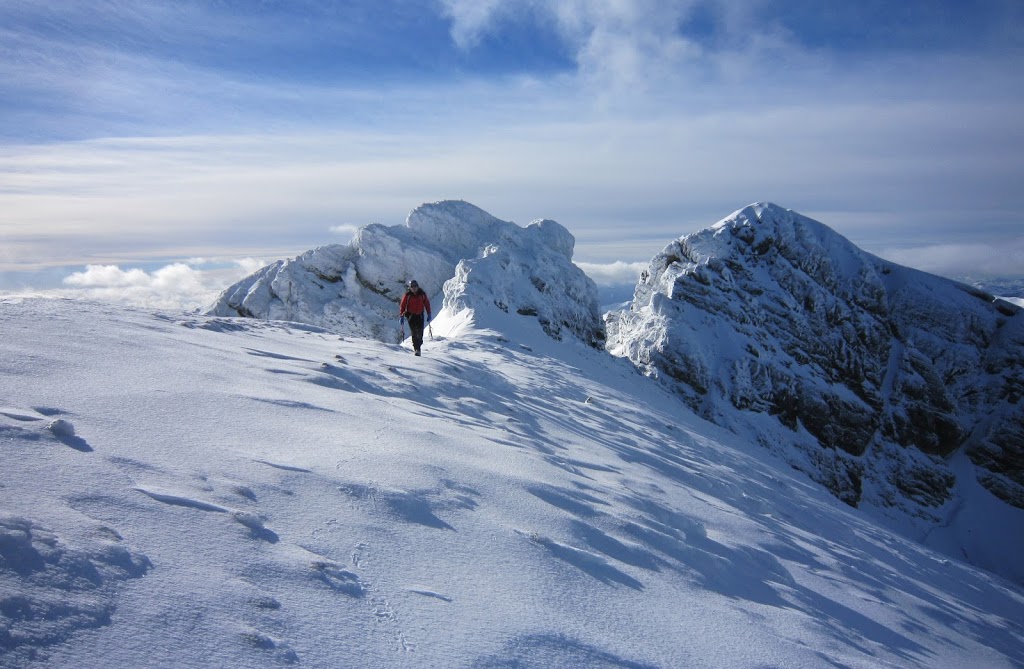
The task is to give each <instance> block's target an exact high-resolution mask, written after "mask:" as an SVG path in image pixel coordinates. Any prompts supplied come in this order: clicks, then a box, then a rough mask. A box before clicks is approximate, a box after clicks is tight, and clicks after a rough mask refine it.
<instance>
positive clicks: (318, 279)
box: [209, 201, 603, 343]
mask: <svg viewBox="0 0 1024 669" xmlns="http://www.w3.org/2000/svg"><path fill="white" fill-rule="evenodd" d="M574 244H575V240H574V239H573V237H572V235H571V234H569V232H568V231H567V230H566V229H565V228H564V227H562V226H561V225H559V224H558V223H555V222H554V221H549V220H542V221H537V222H534V223H532V224H530V225H529V226H527V227H526V228H521V227H519V226H518V225H516V224H514V223H509V222H506V221H501V220H499V219H497V218H495V217H493V216H491V215H490V214H488V213H487V212H485V211H483V210H482V209H479V208H478V207H475V206H473V205H471V204H469V203H467V202H460V201H444V202H436V203H432V204H424V205H421V206H420V207H417V208H416V209H414V210H413V211H412V212H411V213H410V214H409V216H408V218H407V220H406V223H405V225H404V226H390V227H386V226H383V225H380V224H372V225H368V226H365V227H363V228H360V230H359V231H358V232H357V234H356V236H355V238H354V239H353V240H352V242H351V243H349V244H348V245H344V246H343V245H331V246H324V247H320V248H317V249H314V250H312V251H307V252H306V253H303V254H302V255H300V256H298V257H297V258H295V259H293V260H283V261H278V262H276V263H274V264H272V265H268V266H267V267H264V268H262V269H260V270H259V271H257V272H256V273H254V274H252V275H250V276H249V277H246V278H245V279H243V280H242V281H240V282H239V283H237V284H235V285H234V286H231V287H230V288H228V289H227V290H226V291H224V293H223V294H221V296H220V297H219V298H218V300H217V302H216V304H215V305H214V306H213V307H211V309H210V310H209V313H210V314H214V315H220V316H239V315H240V316H247V317H253V318H263V319H272V320H285V321H296V322H300V323H308V324H313V325H317V326H321V327H324V328H328V329H330V330H332V331H334V332H338V333H340V334H348V335H353V336H360V337H370V338H373V339H377V340H380V341H384V342H392V343H394V342H397V341H398V339H399V328H398V323H397V312H398V303H399V301H400V300H401V297H402V294H403V292H404V289H405V284H406V282H407V281H408V280H410V279H416V281H417V282H418V283H419V284H420V286H422V287H423V289H424V290H425V291H426V292H427V294H428V295H429V296H430V297H431V301H432V302H433V303H435V310H436V309H439V308H440V306H441V305H440V304H437V303H438V302H441V299H439V298H441V297H442V295H441V289H442V286H445V293H444V295H443V298H444V303H445V305H451V306H452V307H453V308H455V309H458V310H462V309H472V308H479V307H483V306H485V305H486V308H493V307H495V306H497V307H498V308H499V309H502V310H503V311H506V312H507V311H508V310H509V309H512V310H513V311H514V312H516V313H519V314H521V315H525V316H532V317H536V319H537V320H538V321H539V322H540V324H541V326H542V327H543V329H544V330H545V332H547V333H548V334H550V335H551V336H552V337H555V338H561V337H562V335H563V334H571V335H574V336H577V337H579V338H581V339H583V340H584V341H587V342H588V343H592V342H596V341H598V340H599V339H601V333H602V331H603V330H602V328H603V326H602V323H601V320H600V317H599V314H598V309H597V306H596V305H597V289H596V287H595V286H594V284H593V282H592V281H590V279H589V278H587V276H586V275H585V274H584V273H583V272H582V271H581V270H580V269H579V268H578V267H576V266H575V265H573V264H572V253H573V246H574ZM463 261H465V262H464V264H462V265H460V263H463ZM495 263H497V264H498V266H497V267H495ZM457 266H458V267H459V269H458V271H457V269H456V268H457ZM506 270H507V271H506ZM456 274H458V279H457V280H456V281H455V282H454V283H451V284H450V285H448V286H446V282H447V281H449V279H452V278H453V277H456ZM486 294H494V295H497V296H498V297H497V298H495V299H493V300H491V299H486V298H484V299H477V298H475V297H473V296H474V295H478V296H481V295H486Z"/></svg>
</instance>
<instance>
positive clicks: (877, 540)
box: [0, 289, 1024, 669]
mask: <svg viewBox="0 0 1024 669" xmlns="http://www.w3.org/2000/svg"><path fill="white" fill-rule="evenodd" d="M470 292H471V289H470ZM514 292H516V293H521V292H523V291H514ZM471 299H472V296H471ZM498 328H500V329H498ZM434 329H435V337H436V338H435V339H433V340H430V339H428V341H427V343H426V346H425V351H424V352H425V357H423V358H414V357H412V356H411V354H410V352H409V351H408V350H407V349H405V348H402V347H400V346H398V345H395V344H388V343H382V342H377V341H371V340H368V339H352V338H344V339H343V338H340V337H339V336H337V335H336V334H331V333H328V332H326V331H324V330H321V329H318V328H315V327H311V326H303V325H298V324H294V323H287V322H266V321H260V320H252V319H240V318H234V319H231V318H222V317H209V316H196V315H185V314H174V313H170V314H168V313H150V312H145V311H136V310H129V309H124V308H118V307H111V306H104V305H98V304H91V303H84V302H72V301H40V300H24V301H20V300H6V301H0V367H2V376H0V379H2V384H0V457H2V462H3V478H2V481H0V666H2V667H5V668H6V667H34V666H46V667H54V668H57V667H75V668H80V667H140V666H146V667H179V668H186V669H187V668H190V667H196V668H198V667H211V666H217V667H254V666H288V665H301V666H312V667H431V668H433V667H588V668H589V667H628V668H634V669H635V668H637V667H644V668H647V667H662V668H666V669H668V668H675V667H729V668H736V667H741V668H742V667H751V668H754V667H769V666H770V667H788V668H799V667H837V666H842V667H851V668H853V667H863V668H868V667H871V668H876V667H887V666H888V667H928V668H930V669H932V668H936V667H965V666H971V667H1015V666H1021V665H1022V664H1024V630H1022V628H1021V621H1022V620H1024V593H1022V591H1021V589H1020V588H1019V587H1018V586H1015V585H1012V584H1010V583H1008V582H1006V581H1003V580H1001V579H999V578H998V577H995V576H993V575H991V574H990V573H987V572H984V571H981V570H979V569H977V568H975V567H972V566H970V565H967V564H965V563H962V562H959V561H957V560H955V559H948V558H946V557H945V556H942V555H940V554H937V553H935V552H933V551H931V550H929V549H927V548H924V547H921V546H920V545H918V544H915V543H912V542H909V541H907V540H905V539H903V538H901V537H900V536H898V535H897V534H895V533H893V532H891V531H889V530H887V529H884V528H882V527H879V526H877V525H874V524H872V523H871V522H870V521H869V520H867V519H866V518H865V517H864V516H863V515H861V514H859V513H857V512H856V511H854V510H852V509H850V508H849V507H847V506H846V505H844V504H842V503H840V502H839V501H837V500H836V499H835V498H833V497H832V496H830V495H829V494H827V493H826V492H825V491H824V490H823V489H821V488H820V487H818V486H816V485H814V484H812V483H810V482H808V481H806V479H805V478H804V477H803V476H802V475H800V474H798V473H796V472H793V471H792V469H791V468H790V467H789V466H788V465H787V464H785V463H784V462H783V461H782V460H780V459H777V458H776V457H775V456H774V455H772V454H770V453H768V452H767V451H765V450H764V449H762V448H759V447H756V446H753V445H751V444H749V443H747V442H746V441H745V440H744V439H743V438H741V437H738V436H736V435H734V434H732V433H729V432H727V431H725V430H723V429H721V428H718V427H715V426H714V425H711V424H710V423H706V422H704V421H703V420H701V419H699V418H697V417H696V416H695V415H694V414H693V413H691V412H690V411H689V410H687V409H686V408H685V407H684V405H682V404H681V403H680V402H679V401H678V399H677V398H676V397H675V396H673V395H672V394H670V393H669V392H668V391H667V390H663V389H661V388H660V387H659V386H658V385H657V384H655V383H653V382H652V381H651V380H650V379H648V378H645V377H644V376H642V375H640V374H637V373H636V371H635V369H634V368H633V366H632V365H631V364H630V363H629V362H628V361H625V360H619V359H614V358H610V357H609V356H607V355H606V354H604V353H603V352H601V351H598V350H595V349H593V348H592V347H589V346H587V345H585V344H582V343H579V342H578V341H577V340H576V339H575V338H563V340H562V341H558V340H556V339H554V338H552V337H551V336H549V334H548V333H546V332H545V331H544V328H543V327H542V325H541V323H540V322H539V321H538V320H537V319H535V318H531V317H525V316H521V315H519V314H517V313H515V312H514V310H511V311H510V313H506V312H504V311H502V310H501V309H500V308H497V307H493V306H492V307H487V306H480V307H478V308H477V309H476V310H471V309H451V310H449V311H448V312H446V313H445V314H444V315H442V316H441V317H439V318H438V320H437V322H436V323H435V328H434ZM442 336H443V338H442Z"/></svg>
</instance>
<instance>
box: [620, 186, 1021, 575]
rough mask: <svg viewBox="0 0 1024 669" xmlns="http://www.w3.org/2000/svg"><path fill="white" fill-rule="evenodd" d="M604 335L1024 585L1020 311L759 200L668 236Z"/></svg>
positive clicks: (933, 537)
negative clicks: (871, 251) (877, 253)
mask: <svg viewBox="0 0 1024 669" xmlns="http://www.w3.org/2000/svg"><path fill="white" fill-rule="evenodd" d="M608 330H609V349H610V350H611V351H612V352H613V353H615V354H617V355H621V356H625V357H627V358H629V359H630V360H632V361H634V362H635V363H636V364H637V365H638V366H639V367H640V368H641V369H643V370H645V372H646V373H648V374H650V375H651V376H654V377H657V378H659V379H661V380H662V381H664V382H665V384H666V385H667V386H668V387H670V388H671V389H673V391H674V392H676V393H677V394H678V395H679V396H680V398H681V399H683V401H684V402H685V403H686V404H687V405H688V406H690V407H691V408H692V409H694V410H695V411H697V412H698V413H699V414H700V415H703V416H705V417H706V418H708V419H710V420H712V421H714V422H716V423H718V424H720V425H723V426H727V427H729V428H731V429H733V430H734V431H736V432H738V433H741V434H747V435H750V437H749V438H750V440H751V441H759V442H760V443H762V444H763V445H764V446H766V447H767V448H769V449H771V450H772V451H774V452H776V453H778V454H780V455H781V456H782V457H784V458H785V459H786V460H787V461H788V462H790V463H791V464H792V465H793V466H794V467H797V468H798V469H800V470H802V471H804V472H806V473H807V474H809V475H810V476H811V477H812V478H813V479H815V480H817V481H819V482H820V483H822V484H823V485H825V486H826V487H828V488H829V489H830V490H832V491H833V493H834V494H835V495H836V496H837V497H838V498H840V499H842V500H844V501H845V502H847V503H849V504H850V505H852V506H858V507H860V508H862V509H866V510H868V511H869V512H871V513H873V514H874V515H875V516H876V517H879V518H882V519H884V520H885V521H886V522H888V523H889V524H890V525H891V526H893V527H900V528H902V529H903V530H904V531H906V532H907V533H908V535H909V536H912V537H915V538H918V539H921V540H925V541H928V542H929V543H930V544H931V545H933V546H939V547H941V548H943V550H946V551H947V552H949V553H951V554H953V555H956V556H960V555H965V556H967V557H968V558H969V559H971V560H972V561H974V562H975V563H977V564H980V565H983V566H985V567H987V568H989V569H993V570H996V571H997V572H999V573H1002V574H1004V575H1006V576H1007V577H1009V578H1012V579H1014V580H1016V581H1017V582H1018V583H1024V566H1022V563H1021V562H1020V560H1019V558H1018V556H1019V555H1021V553H1022V552H1024V531H1022V529H1024V402H1022V396H1024V311H1022V310H1021V309H1019V308H1017V307H1016V306H1014V305H1011V304H1009V303H1007V302H1004V301H999V300H995V299H994V298H993V297H992V296H991V295H988V294H986V293H983V292H981V291H979V290H977V289H974V288H971V287H970V286H967V285H965V284H960V283H956V282H953V281H950V280H947V279H943V278H940V277H937V276H933V275H929V274H925V273H923V272H918V271H916V270H912V269H909V268H905V267H901V266H898V265H895V264H893V263H890V262H887V261H884V260H882V259H880V258H877V257H875V256H872V255H870V254H868V253H865V252H863V251H861V250H860V249H858V248H857V247H856V246H854V245H853V244H851V243H850V242H849V241H847V240H846V239H845V238H843V237H841V236H840V235H838V234H837V233H835V232H834V231H832V230H831V229H829V228H828V227H827V226H825V225H823V224H821V223H818V222H817V221H813V220H811V219H809V218H806V217H804V216H801V215H799V214H797V213H795V212H792V211H789V210H785V209H782V208H780V207H777V206H775V205H771V204H757V205H752V206H750V207H747V208H745V209H743V210H740V211H738V212H736V213H734V214H733V215H731V216H729V217H728V218H726V219H724V220H722V221H721V222H719V223H718V224H716V225H714V226H712V227H710V228H708V229H706V230H703V231H701V232H697V233H694V234H692V235H687V236H685V237H682V238H681V239H679V240H677V241H675V242H673V243H671V244H669V245H668V246H667V247H666V249H665V250H664V251H663V252H662V253H660V254H658V255H657V256H656V257H655V258H654V259H653V260H652V261H651V265H650V267H649V269H648V270H647V271H646V272H645V273H644V275H643V277H642V278H641V281H640V284H639V285H638V286H637V289H636V293H635V298H634V301H633V303H632V304H631V305H630V307H629V309H628V310H626V311H623V312H620V313H616V314H611V315H610V316H609V318H608ZM995 519H998V522H993V521H995ZM986 521H988V522H986ZM1008 535H1009V537H1011V539H1010V541H1009V542H1008V539H1007V537H1008Z"/></svg>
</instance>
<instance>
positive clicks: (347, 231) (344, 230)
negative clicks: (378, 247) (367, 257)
mask: <svg viewBox="0 0 1024 669" xmlns="http://www.w3.org/2000/svg"><path fill="white" fill-rule="evenodd" d="M360 227H362V226H360V225H356V224H354V223H343V224H341V225H332V226H331V228H330V230H331V233H333V234H335V235H339V236H341V237H344V238H346V239H347V240H348V239H352V238H353V237H354V236H355V234H356V231H358V230H359V228H360Z"/></svg>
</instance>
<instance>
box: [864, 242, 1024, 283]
mask: <svg viewBox="0 0 1024 669" xmlns="http://www.w3.org/2000/svg"><path fill="white" fill-rule="evenodd" d="M876 255H879V256H881V257H883V258H885V259H887V260H891V261H892V262H894V263H898V264H900V265H906V266H908V267H913V268H915V269H919V270H922V271H925V272H929V273H931V274H938V275H940V276H948V277H966V276H1024V237H1017V238H1015V239H1007V240H1003V241H1000V242H998V243H968V244H934V245H928V246H918V247H911V248H890V249H882V250H881V251H879V252H878V253H877V254H876Z"/></svg>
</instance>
